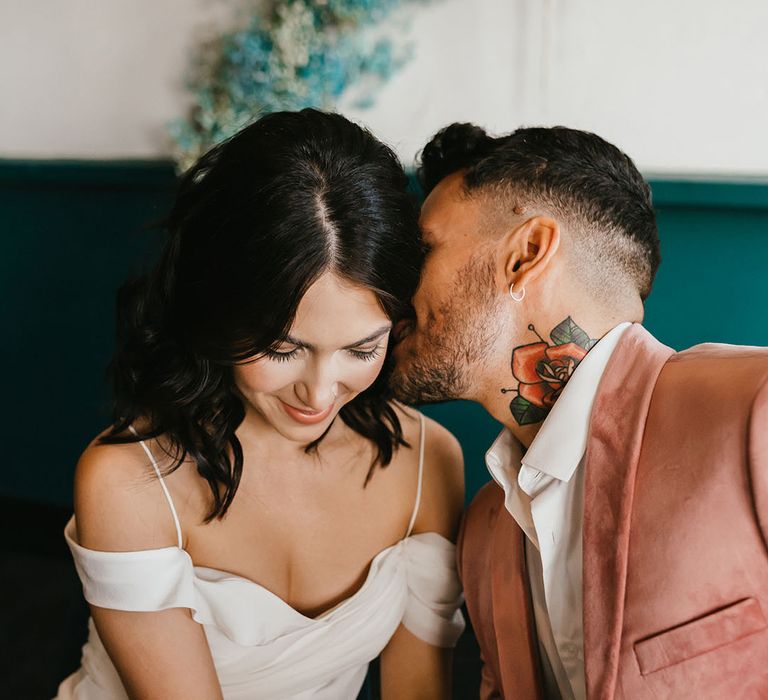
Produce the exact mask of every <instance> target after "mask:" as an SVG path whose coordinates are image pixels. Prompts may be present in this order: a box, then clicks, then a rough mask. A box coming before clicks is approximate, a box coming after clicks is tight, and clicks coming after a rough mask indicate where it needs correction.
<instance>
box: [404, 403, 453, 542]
mask: <svg viewBox="0 0 768 700" xmlns="http://www.w3.org/2000/svg"><path fill="white" fill-rule="evenodd" d="M395 407H396V408H395V410H396V411H397V412H398V417H399V418H400V422H401V425H402V426H403V435H404V437H405V440H406V441H407V442H408V444H409V445H410V446H411V450H412V451H413V452H414V453H415V455H414V456H415V457H416V460H415V464H416V465H418V457H417V455H418V449H419V443H420V440H421V420H420V416H422V415H423V414H421V412H420V411H418V410H417V409H415V408H410V407H407V406H402V405H401V404H395ZM423 417H424V474H423V483H422V501H421V506H420V508H419V514H418V517H417V520H416V526H415V530H416V531H417V532H419V531H420V532H426V531H435V532H439V533H440V534H442V535H444V536H445V537H448V538H449V539H453V538H454V537H455V534H456V531H457V528H458V523H459V520H460V518H461V513H462V510H463V508H464V456H463V453H462V449H461V445H460V443H459V441H458V440H457V439H456V436H455V435H453V433H451V431H450V430H448V429H447V428H446V427H445V426H443V425H441V424H440V423H438V422H437V421H435V420H433V419H432V418H429V417H428V416H426V415H424V416H423Z"/></svg>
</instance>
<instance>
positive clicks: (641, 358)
mask: <svg viewBox="0 0 768 700" xmlns="http://www.w3.org/2000/svg"><path fill="white" fill-rule="evenodd" d="M673 354H674V351H673V350H672V349H670V348H668V347H666V346H665V345H662V344H661V343H659V342H658V341H657V340H656V339H655V338H654V337H653V336H652V335H651V334H650V333H648V331H646V330H645V329H644V328H643V327H642V326H640V325H638V324H634V325H633V326H631V327H630V328H628V329H627V331H626V332H625V333H624V335H623V336H622V338H621V340H620V341H619V344H618V345H617V347H616V350H615V351H614V353H613V355H612V356H611V359H610V361H609V363H608V365H607V367H606V369H605V373H604V374H603V378H602V380H601V382H600V386H599V388H598V392H597V396H596V397H595V403H594V406H593V409H592V418H591V422H590V432H589V440H588V443H587V452H586V461H585V468H586V475H585V485H584V535H583V536H584V540H583V542H584V657H585V659H584V663H585V672H586V685H587V697H588V698H590V700H598V699H599V700H610V699H612V698H613V697H614V693H615V686H616V677H617V672H618V664H619V651H620V642H621V631H622V623H623V617H624V591H625V588H626V577H627V555H628V551H629V527H630V519H631V515H632V501H633V496H634V486H635V473H636V470H637V463H638V460H639V458H640V449H641V446H642V440H643V433H644V429H645V421H646V417H647V415H648V410H649V407H650V402H651V395H652V393H653V389H654V387H655V385H656V380H657V378H658V376H659V373H660V372H661V370H662V368H663V366H664V364H665V363H666V362H667V360H668V359H669V358H670V357H671V356H672V355H673Z"/></svg>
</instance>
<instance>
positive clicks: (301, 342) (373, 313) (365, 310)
mask: <svg viewBox="0 0 768 700" xmlns="http://www.w3.org/2000/svg"><path fill="white" fill-rule="evenodd" d="M391 327H392V323H391V321H390V319H389V318H388V317H387V315H386V314H385V313H384V311H383V310H382V308H381V306H380V305H379V303H378V300H377V299H376V295H375V294H374V293H373V292H372V291H371V290H369V289H365V288H362V287H357V286H352V285H351V284H350V283H347V282H344V281H342V280H340V279H339V278H338V277H336V276H335V275H333V274H330V273H328V274H325V275H323V276H322V277H320V278H319V279H318V280H317V281H316V282H315V283H314V284H313V285H312V286H311V287H310V288H309V289H308V290H307V293H306V294H305V295H304V297H303V298H302V300H301V302H300V304H299V307H298V309H297V312H296V318H295V319H294V322H293V325H292V326H291V330H290V332H289V333H288V335H287V336H286V337H285V338H284V339H283V340H282V342H280V343H279V344H278V345H276V346H275V347H274V348H273V350H272V351H270V352H269V353H267V354H265V355H261V356H259V357H257V358H256V359H254V360H252V361H249V362H247V363H244V364H240V365H236V366H235V368H234V379H235V385H236V386H237V388H238V390H239V391H240V394H241V395H242V397H243V398H244V400H245V402H246V408H247V410H248V412H255V413H256V414H257V415H258V416H259V417H260V418H261V419H263V420H264V421H266V422H267V423H268V424H269V425H271V426H272V427H273V428H274V429H275V430H277V431H278V432H279V433H280V434H281V435H283V437H286V438H288V439H290V440H295V441H297V442H303V443H308V442H311V441H313V440H315V439H317V438H318V437H320V436H321V435H322V434H323V433H324V432H325V431H326V430H327V428H328V426H329V425H330V424H331V422H332V421H333V419H334V418H335V417H336V415H337V414H338V412H339V410H340V409H341V407H342V406H343V405H344V404H346V403H349V402H350V401H351V400H352V399H353V398H355V396H357V395H358V394H359V393H360V392H362V391H364V390H365V389H367V388H368V387H369V386H370V385H371V384H372V383H373V382H374V380H375V379H376V377H377V376H378V374H379V372H380V371H381V366H382V364H383V362H384V356H385V354H386V351H387V345H388V343H389V333H390V330H391Z"/></svg>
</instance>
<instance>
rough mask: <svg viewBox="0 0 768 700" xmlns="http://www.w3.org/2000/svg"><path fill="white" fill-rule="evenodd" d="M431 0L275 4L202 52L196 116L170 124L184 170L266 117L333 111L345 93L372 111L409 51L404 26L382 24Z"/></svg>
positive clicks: (194, 84)
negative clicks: (305, 110)
mask: <svg viewBox="0 0 768 700" xmlns="http://www.w3.org/2000/svg"><path fill="white" fill-rule="evenodd" d="M426 2H429V0H282V1H281V0H274V2H273V3H272V6H271V8H270V10H269V11H268V12H267V13H266V14H265V13H258V14H254V15H253V16H252V17H251V18H250V20H249V22H248V24H247V26H246V27H245V28H244V29H241V30H238V31H234V32H230V33H228V34H225V35H224V36H222V37H220V38H219V39H218V40H216V41H215V42H213V43H212V44H211V45H210V46H208V47H207V50H205V51H203V52H202V56H201V58H200V59H199V60H198V61H197V63H196V66H195V71H194V76H193V77H192V78H191V79H190V81H189V87H190V90H191V91H192V93H193V96H194V104H193V108H192V111H191V114H190V116H189V117H188V118H186V119H179V120H176V121H175V122H173V123H172V124H171V125H170V133H171V136H172V138H173V141H174V142H175V151H176V152H175V156H176V161H177V163H178V166H179V168H180V169H185V168H186V167H188V166H189V165H190V164H191V163H192V162H194V160H195V159H196V158H197V157H198V156H200V155H201V154H202V153H203V152H204V151H205V150H206V149H208V148H209V147H210V146H212V145H213V144H215V143H218V142H219V141H222V140H223V139H226V138H228V137H229V136H231V135H232V134H234V133H235V132H236V131H237V130H238V129H240V128H242V127H243V126H244V125H245V124H247V123H249V122H251V121H252V120H253V119H255V118H258V116H260V115H262V114H265V113H268V112H273V111H277V110H283V109H289V110H296V109H302V108H304V107H319V108H322V109H331V108H333V107H335V105H336V104H338V102H339V100H340V99H341V97H342V96H345V97H348V96H351V97H352V98H353V104H355V106H357V107H362V108H366V107H370V106H371V105H372V104H373V101H374V100H373V98H374V94H375V91H376V88H377V87H379V86H380V85H381V84H383V83H384V82H386V81H387V80H389V78H390V77H391V76H392V75H393V74H394V73H395V72H396V71H397V70H398V69H399V68H400V67H401V66H402V65H403V64H404V63H406V62H407V61H408V60H409V58H410V57H411V53H412V45H411V44H410V43H409V42H407V41H403V39H402V35H403V34H404V32H403V31H402V26H399V25H397V24H395V23H392V22H385V20H390V19H392V16H393V15H394V14H395V12H396V11H397V10H399V9H401V8H402V7H403V6H405V5H413V4H417V3H418V4H425V3H426Z"/></svg>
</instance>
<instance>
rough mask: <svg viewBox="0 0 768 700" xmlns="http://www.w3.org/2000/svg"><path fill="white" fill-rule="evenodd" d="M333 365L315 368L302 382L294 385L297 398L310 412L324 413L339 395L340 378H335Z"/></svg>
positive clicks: (309, 371) (328, 364)
mask: <svg viewBox="0 0 768 700" xmlns="http://www.w3.org/2000/svg"><path fill="white" fill-rule="evenodd" d="M331 364H332V363H327V364H326V366H325V367H322V366H319V365H318V366H315V367H314V368H313V369H311V370H308V372H307V374H306V376H305V377H303V378H302V381H300V382H297V383H296V384H295V385H294V391H295V393H296V396H297V398H298V399H299V401H301V402H302V403H303V404H304V405H305V406H306V407H307V408H308V409H309V410H310V411H323V410H325V409H326V408H328V406H330V405H331V404H332V403H333V402H334V401H335V400H336V397H337V396H338V394H339V381H338V377H336V376H334V372H333V369H332V367H331V366H330V365H331Z"/></svg>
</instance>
